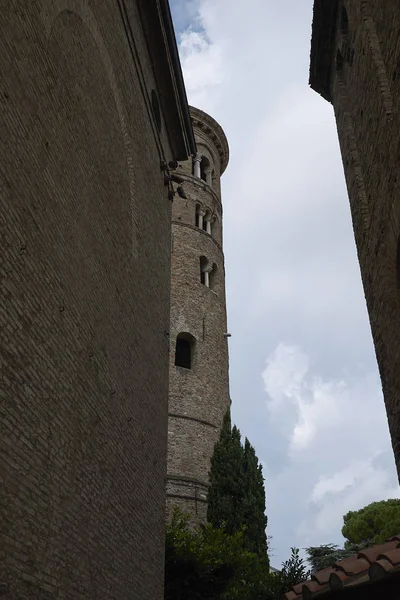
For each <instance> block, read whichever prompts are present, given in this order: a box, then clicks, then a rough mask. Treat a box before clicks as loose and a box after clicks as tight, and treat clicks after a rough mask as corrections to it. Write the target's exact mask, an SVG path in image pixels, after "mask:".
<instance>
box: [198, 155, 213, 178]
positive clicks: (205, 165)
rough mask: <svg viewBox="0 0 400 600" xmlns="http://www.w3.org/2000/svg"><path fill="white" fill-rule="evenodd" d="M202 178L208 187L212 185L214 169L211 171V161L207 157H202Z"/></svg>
mask: <svg viewBox="0 0 400 600" xmlns="http://www.w3.org/2000/svg"><path fill="white" fill-rule="evenodd" d="M200 177H201V178H202V180H203V181H205V182H206V183H208V185H212V179H211V178H212V169H211V164H210V161H209V160H208V158H207V156H202V157H201V163H200Z"/></svg>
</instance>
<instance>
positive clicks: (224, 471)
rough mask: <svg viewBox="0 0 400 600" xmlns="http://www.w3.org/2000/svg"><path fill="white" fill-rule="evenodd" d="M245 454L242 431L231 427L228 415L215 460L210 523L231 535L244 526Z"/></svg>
mask: <svg viewBox="0 0 400 600" xmlns="http://www.w3.org/2000/svg"><path fill="white" fill-rule="evenodd" d="M243 460H244V451H243V447H242V444H241V441H240V431H239V430H238V429H237V427H233V429H232V427H231V417H230V412H229V411H228V412H227V413H226V415H225V418H224V422H223V425H222V429H221V434H220V438H219V440H218V442H217V443H216V444H215V447H214V453H213V456H212V459H211V470H210V487H209V491H208V508H207V520H208V522H209V523H212V525H214V526H215V527H217V528H221V527H222V526H224V529H225V531H226V532H227V533H230V534H232V533H234V532H236V531H239V530H240V529H241V527H242V524H243V500H244V473H243Z"/></svg>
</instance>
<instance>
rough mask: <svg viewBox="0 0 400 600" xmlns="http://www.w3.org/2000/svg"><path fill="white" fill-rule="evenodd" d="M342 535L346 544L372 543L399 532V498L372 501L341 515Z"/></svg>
mask: <svg viewBox="0 0 400 600" xmlns="http://www.w3.org/2000/svg"><path fill="white" fill-rule="evenodd" d="M343 521H344V525H343V528H342V535H343V537H345V538H347V542H346V544H345V547H347V546H348V544H365V545H373V544H380V543H382V542H384V541H385V540H386V539H387V538H388V537H391V536H393V535H398V534H399V533H400V500H382V501H381V502H372V504H368V506H365V507H364V508H362V509H360V510H356V511H350V512H348V513H347V514H346V515H345V516H344V517H343Z"/></svg>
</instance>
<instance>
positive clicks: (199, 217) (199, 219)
mask: <svg viewBox="0 0 400 600" xmlns="http://www.w3.org/2000/svg"><path fill="white" fill-rule="evenodd" d="M203 224H204V210H203V209H202V208H201V206H200V204H196V227H198V228H199V229H203Z"/></svg>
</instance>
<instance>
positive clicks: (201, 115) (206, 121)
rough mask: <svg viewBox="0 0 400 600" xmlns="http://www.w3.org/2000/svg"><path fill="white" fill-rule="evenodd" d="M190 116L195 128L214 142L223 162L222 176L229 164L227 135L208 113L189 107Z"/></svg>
mask: <svg viewBox="0 0 400 600" xmlns="http://www.w3.org/2000/svg"><path fill="white" fill-rule="evenodd" d="M189 110H190V116H191V118H192V125H193V128H194V129H196V128H198V129H200V130H201V131H204V133H205V134H206V135H207V136H208V137H209V138H210V139H211V140H212V142H213V143H214V145H215V147H216V149H217V150H218V154H219V157H220V160H221V175H222V173H223V172H224V171H225V169H226V167H227V166H228V162H229V145H228V140H227V139H226V135H225V133H224V130H223V129H222V127H221V125H220V124H219V123H217V121H216V120H215V119H213V118H212V117H210V115H208V114H207V113H205V112H204V111H202V110H200V109H199V108H195V107H194V106H190V107H189Z"/></svg>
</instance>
